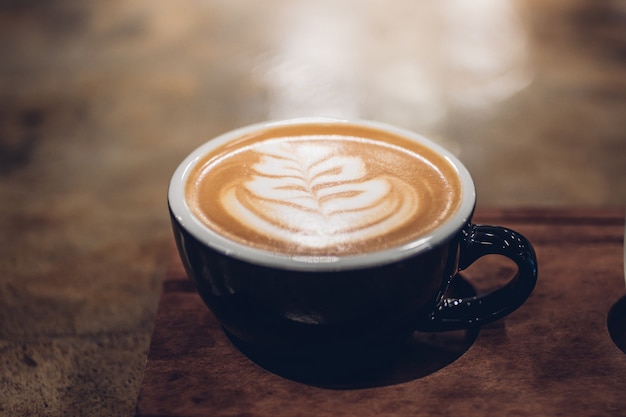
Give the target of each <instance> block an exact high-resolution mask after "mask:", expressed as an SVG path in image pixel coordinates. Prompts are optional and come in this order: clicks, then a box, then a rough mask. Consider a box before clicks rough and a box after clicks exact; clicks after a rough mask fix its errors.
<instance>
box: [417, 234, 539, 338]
mask: <svg viewBox="0 0 626 417" xmlns="http://www.w3.org/2000/svg"><path fill="white" fill-rule="evenodd" d="M486 255H503V256H505V257H507V258H509V259H511V260H512V261H513V262H515V263H516V264H517V267H518V271H517V274H516V275H515V276H514V277H513V278H512V279H511V280H510V281H509V282H508V283H507V284H505V285H504V286H503V287H501V288H499V289H497V290H494V291H492V292H490V293H487V294H483V295H478V296H474V297H467V298H444V299H443V300H442V301H441V302H440V303H439V305H438V306H437V309H436V310H435V312H434V313H432V314H431V316H430V319H429V320H428V321H427V323H426V326H425V329H422V328H420V330H425V331H445V330H458V329H467V328H471V327H476V326H480V325H483V324H486V323H489V322H492V321H494V320H497V319H500V318H502V317H504V316H506V315H508V314H510V313H512V312H513V311H514V310H516V309H517V308H518V307H520V306H521V305H522V304H523V303H524V302H525V301H526V300H527V299H528V297H529V296H530V294H531V293H532V291H533V289H534V288H535V284H536V282H537V257H536V255H535V251H534V249H533V247H532V245H531V244H530V242H529V241H528V240H527V239H526V238H525V237H524V236H522V235H521V234H519V233H518V232H515V231H513V230H511V229H507V228H504V227H499V226H486V225H475V224H470V225H469V227H468V228H466V229H465V230H464V231H463V236H462V238H461V246H460V255H459V271H462V270H463V269H466V268H467V267H469V266H470V265H471V264H473V263H474V262H476V261H477V260H478V259H479V258H481V257H483V256H486ZM453 279H454V278H453ZM457 279H458V278H457Z"/></svg>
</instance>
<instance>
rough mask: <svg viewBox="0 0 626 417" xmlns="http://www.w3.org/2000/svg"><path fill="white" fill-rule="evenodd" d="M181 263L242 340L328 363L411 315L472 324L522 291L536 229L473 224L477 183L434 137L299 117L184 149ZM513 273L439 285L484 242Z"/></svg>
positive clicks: (410, 328) (409, 323) (172, 202)
mask: <svg viewBox="0 0 626 417" xmlns="http://www.w3.org/2000/svg"><path fill="white" fill-rule="evenodd" d="M168 203H169V210H170V214H171V221H172V226H173V231H174V237H175V241H176V244H177V247H178V251H179V254H180V257H181V259H182V262H183V264H184V266H185V269H186V272H187V274H188V276H189V278H190V279H191V281H192V282H193V284H194V285H195V288H196V289H197V292H198V293H199V295H200V296H201V298H202V299H203V301H204V302H205V303H206V305H207V306H208V308H209V309H210V310H211V311H212V312H213V314H214V316H215V317H216V319H217V320H218V321H219V323H220V324H221V325H222V327H223V329H224V330H225V332H226V334H227V335H228V336H229V337H230V338H231V340H233V341H234V342H235V344H236V345H237V346H238V347H240V348H241V349H242V350H244V351H246V350H247V351H253V352H258V353H260V354H262V355H269V356H273V357H276V358H304V359H306V360H309V359H312V358H315V359H318V360H321V361H322V362H323V361H327V360H328V361H330V362H329V363H336V362H337V360H339V362H341V361H343V360H346V359H347V358H350V359H354V358H363V357H369V355H370V354H371V352H377V353H380V352H388V349H389V348H390V347H392V346H397V345H398V344H401V343H402V341H403V340H405V339H407V338H408V337H409V336H410V335H411V334H412V333H413V332H414V331H416V330H417V331H447V330H455V329H471V328H476V327H478V326H481V325H483V324H485V323H489V322H492V321H494V320H497V319H500V318H502V317H504V316H506V315H508V314H509V313H511V312H513V311H514V310H516V309H517V308H518V307H520V306H521V305H522V304H523V303H524V302H525V301H526V300H527V298H528V297H529V296H530V295H531V293H532V290H533V288H534V286H535V283H536V279H537V260H536V256H535V253H534V250H533V247H532V245H531V244H530V243H529V241H528V240H527V239H526V238H525V237H524V236H522V235H521V234H519V233H517V232H515V231H513V230H510V229H507V228H504V227H499V226H486V225H476V224H473V223H472V214H473V211H474V207H475V204H476V196H475V187H474V184H473V181H472V179H471V176H470V174H469V172H468V171H467V169H466V168H465V167H464V166H463V164H462V163H461V162H460V161H459V160H458V159H457V158H456V157H455V156H454V155H453V154H451V153H450V152H449V151H447V150H446V149H444V148H442V147H440V146H439V145H437V144H435V143H434V142H432V141H430V140H428V139H426V138H424V137H422V136H420V135H418V134H416V133H414V132H411V131H407V130H404V129H400V128H397V127H393V126H389V125H386V124H382V123H378V122H372V121H344V120H334V119H296V120H286V121H277V122H267V123H260V124H255V125H252V126H248V127H244V128H241V129H237V130H234V131H231V132H228V133H224V134H222V135H220V136H218V137H216V138H213V139H211V140H209V141H208V142H206V143H204V144H203V145H201V146H200V147H199V148H197V149H196V150H194V151H193V152H191V154H189V156H188V157H187V158H186V159H185V160H184V161H183V162H182V163H181V164H180V166H179V167H178V168H177V169H176V171H175V173H174V175H173V177H172V179H171V183H170V187H169V190H168ZM490 254H497V255H503V256H505V257H507V258H509V259H511V260H512V261H513V262H514V263H515V264H516V266H517V273H516V275H515V276H514V277H513V278H512V279H510V280H507V281H505V282H503V284H502V286H501V287H500V288H497V289H495V290H493V291H491V292H489V293H486V294H481V295H476V296H470V297H463V298H449V297H447V296H446V295H445V294H446V290H447V289H448V288H449V286H450V285H451V283H453V282H454V281H455V280H458V279H460V278H459V277H458V275H459V271H461V270H463V269H465V268H467V267H469V266H470V265H471V264H472V263H474V262H475V261H476V260H477V259H479V258H481V257H482V256H485V255H490Z"/></svg>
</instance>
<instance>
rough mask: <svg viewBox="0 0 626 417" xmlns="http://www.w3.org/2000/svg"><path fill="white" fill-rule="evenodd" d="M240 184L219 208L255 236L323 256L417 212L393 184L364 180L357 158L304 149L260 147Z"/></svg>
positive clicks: (312, 146)
mask: <svg viewBox="0 0 626 417" xmlns="http://www.w3.org/2000/svg"><path fill="white" fill-rule="evenodd" d="M255 151H256V152H257V153H258V154H259V156H260V160H259V162H258V163H256V164H254V166H253V167H252V171H253V175H252V177H251V178H249V179H247V180H246V181H244V182H242V183H239V184H237V185H234V186H232V187H228V188H227V189H225V191H224V193H223V196H222V198H223V200H222V203H223V204H224V206H225V207H229V209H230V213H231V214H232V215H233V216H234V217H236V218H237V219H238V220H239V222H241V223H243V224H244V225H246V226H247V227H249V228H251V229H253V230H256V231H257V232H258V233H261V234H263V235H267V236H270V237H271V238H273V239H279V240H282V241H293V242H294V243H295V244H297V245H303V246H307V247H312V248H322V247H327V246H329V245H336V244H343V243H347V242H354V241H355V240H356V241H361V240H364V239H371V238H375V237H377V236H380V235H383V234H384V233H387V232H389V231H390V230H393V229H396V228H398V227H401V226H402V225H403V224H404V223H405V222H406V220H407V219H410V218H411V217H412V216H413V215H414V214H415V212H416V211H417V209H418V198H417V194H416V192H415V191H414V189H413V188H412V187H411V186H409V185H408V184H406V183H405V182H404V181H403V180H401V179H400V178H395V177H392V176H390V175H380V176H377V177H374V178H372V177H371V176H370V175H368V172H367V165H366V164H365V162H364V161H363V160H362V159H361V158H360V157H358V156H353V155H342V154H341V152H340V150H339V149H338V148H337V147H334V146H331V145H323V144H320V143H311V142H297V141H292V142H287V141H276V142H272V141H270V142H266V143H263V144H261V145H259V146H257V147H255Z"/></svg>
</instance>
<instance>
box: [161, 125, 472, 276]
mask: <svg viewBox="0 0 626 417" xmlns="http://www.w3.org/2000/svg"><path fill="white" fill-rule="evenodd" d="M314 123H324V124H328V123H335V124H339V123H345V124H349V125H355V126H365V127H371V128H377V129H382V130H386V131H389V132H391V133H394V134H396V135H401V136H403V137H406V138H407V139H410V140H413V141H416V142H418V143H420V144H423V145H425V146H426V147H428V148H430V149H433V150H434V151H436V152H437V153H439V154H440V155H442V156H444V157H445V158H446V159H447V160H448V161H449V162H450V163H451V164H452V166H453V167H454V168H455V170H456V173H457V175H458V176H459V179H460V181H461V202H460V204H459V208H458V210H457V211H456V212H455V213H454V214H453V215H452V216H451V217H450V218H449V219H448V220H446V221H445V222H444V223H442V224H441V225H440V226H439V227H437V228H436V229H435V230H433V231H432V232H431V233H428V234H426V235H424V236H421V237H420V238H418V239H415V240H413V241H411V242H408V243H406V244H404V245H401V246H397V247H394V248H390V249H385V250H381V251H377V252H367V253H364V254H358V255H345V256H338V257H334V256H310V257H309V256H296V255H293V256H290V255H285V254H277V253H272V252H268V251H264V250H261V249H256V248H252V247H249V246H245V245H242V244H240V243H237V242H234V241H232V240H230V239H227V238H225V237H224V236H222V235H220V234H218V233H216V232H214V231H213V230H212V229H210V228H209V227H207V226H205V225H204V224H203V223H202V222H201V221H200V220H199V219H198V218H196V216H194V215H193V214H192V213H191V211H190V209H189V207H188V205H187V202H186V198H185V183H186V181H187V177H188V175H189V172H190V171H191V168H192V167H194V166H195V164H197V163H198V161H199V160H200V159H202V157H203V156H204V155H206V154H207V153H208V152H210V151H211V150H213V149H215V148H217V147H219V146H221V145H223V144H225V143H227V142H229V141H231V140H233V139H237V138H239V137H241V136H243V135H245V134H246V133H250V132H254V131H256V130H261V129H265V128H267V127H271V126H280V125H287V124H314ZM475 202H476V194H475V188H474V182H473V181H472V178H471V176H470V174H469V172H468V171H467V169H466V168H465V166H463V164H462V163H461V162H460V161H459V160H458V159H457V158H456V157H455V156H454V155H452V154H451V153H450V152H449V151H448V150H446V149H445V148H443V147H441V146H439V145H437V144H436V143H434V142H432V141H430V140H428V139H426V138H424V137H422V136H421V135H418V134H417V133H414V132H411V131H408V130H404V129H400V128H397V127H394V126H391V125H387V124H384V123H379V122H373V121H364V120H356V121H348V120H337V119H326V118H303V119H292V120H284V121H276V122H265V123H258V124H254V125H250V126H246V127H242V128H240V129H236V130H232V131H230V132H227V133H224V134H222V135H220V136H217V137H216V138H214V139H211V140H209V141H208V142H205V143H204V144H203V145H201V146H200V147H198V148H196V149H195V150H194V151H192V152H191V153H190V154H189V155H188V156H187V158H185V159H184V160H183V161H182V163H181V164H180V165H179V166H178V168H177V169H176V171H175V172H174V174H173V176H172V179H171V181H170V185H169V190H168V203H169V207H170V209H171V211H172V213H173V215H174V217H175V219H176V221H178V223H179V224H180V225H181V226H182V227H183V229H185V230H186V231H187V232H189V233H190V234H191V235H192V236H193V237H195V238H196V239H197V240H199V241H200V242H202V243H204V244H206V245H207V246H209V247H211V248H213V249H214V250H216V251H218V252H220V253H223V254H225V255H227V256H230V257H232V258H236V259H239V260H242V261H246V262H249V263H252V264H257V265H263V266H270V267H275V268H280V269H287V270H294V271H320V272H323V271H339V270H349V269H362V268H369V267H373V266H377V265H385V264H389V263H393V262H396V261H398V260H401V259H404V258H408V257H410V256H414V255H417V254H420V253H423V252H426V251H428V250H429V249H430V248H432V247H435V246H437V245H439V244H441V243H443V242H446V241H447V240H449V239H450V238H451V237H452V236H453V235H455V234H456V233H458V232H459V231H460V229H461V228H462V227H463V226H464V225H465V224H467V222H468V220H469V218H470V216H471V215H472V211H473V210H474V204H475Z"/></svg>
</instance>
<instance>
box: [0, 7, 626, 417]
mask: <svg viewBox="0 0 626 417" xmlns="http://www.w3.org/2000/svg"><path fill="white" fill-rule="evenodd" d="M625 70H626V3H625V2H623V1H620V0H600V1H598V0H567V1H566V0H545V1H544V0H541V1H540V0H526V1H522V0H474V1H463V0H444V1H440V2H432V1H421V0H412V1H405V0H390V1H385V2H383V1H374V0H361V1H357V0H316V1H298V0H296V1H288V0H247V1H229V0H185V1H176V2H174V1H166V0H134V1H131V0H111V1H103V2H97V1H93V0H58V1H45V0H22V1H20V0H0V415H7V416H17V415H51V416H57V415H58V416H66V415H89V416H100V415H102V416H110V415H119V416H124V415H132V414H133V412H134V406H135V402H136V399H137V393H138V389H139V386H140V383H141V377H142V372H143V367H144V364H145V360H146V355H147V351H148V348H149V342H150V335H151V331H152V326H153V321H154V315H155V312H156V307H157V303H158V297H159V293H160V283H161V279H162V277H163V275H164V273H165V269H166V266H167V262H168V260H169V259H171V258H170V256H171V253H172V245H173V242H172V239H171V236H170V229H169V220H168V216H167V205H166V190H167V184H168V180H169V177H170V175H171V174H172V171H173V170H174V168H175V167H176V165H177V164H178V163H179V162H180V160H182V158H183V157H184V156H185V155H186V154H187V153H188V152H190V151H191V150H192V149H193V148H195V147H196V146H198V145H200V144H201V143H202V142H204V141H205V140H208V139H210V138H211V137H212V136H214V135H217V134H219V133H222V132H224V131H226V130H229V129H232V128H236V127H240V126H242V125H246V124H249V123H254V122H259V121H264V120H267V119H281V118H290V117H298V116H316V115H320V116H331V117H339V118H362V119H374V120H379V121H383V122H387V123H391V124H395V125H398V126H400V127H404V128H408V129H412V130H415V131H417V132H420V133H422V134H424V135H426V136H429V137H430V138H432V139H433V140H435V141H437V142H439V143H440V144H442V145H443V146H445V147H447V148H449V149H450V150H451V151H453V152H454V153H455V154H456V155H457V156H458V157H459V158H460V159H461V160H462V161H463V162H464V163H465V164H466V165H467V167H468V169H469V170H470V172H471V173H472V175H473V176H474V178H475V181H476V185H477V192H478V201H479V208H480V207H481V206H482V207H536V206H537V207H546V206H548V207H564V206H567V207H572V206H574V207H607V206H610V207H619V206H624V205H625V204H626V71H625Z"/></svg>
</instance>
